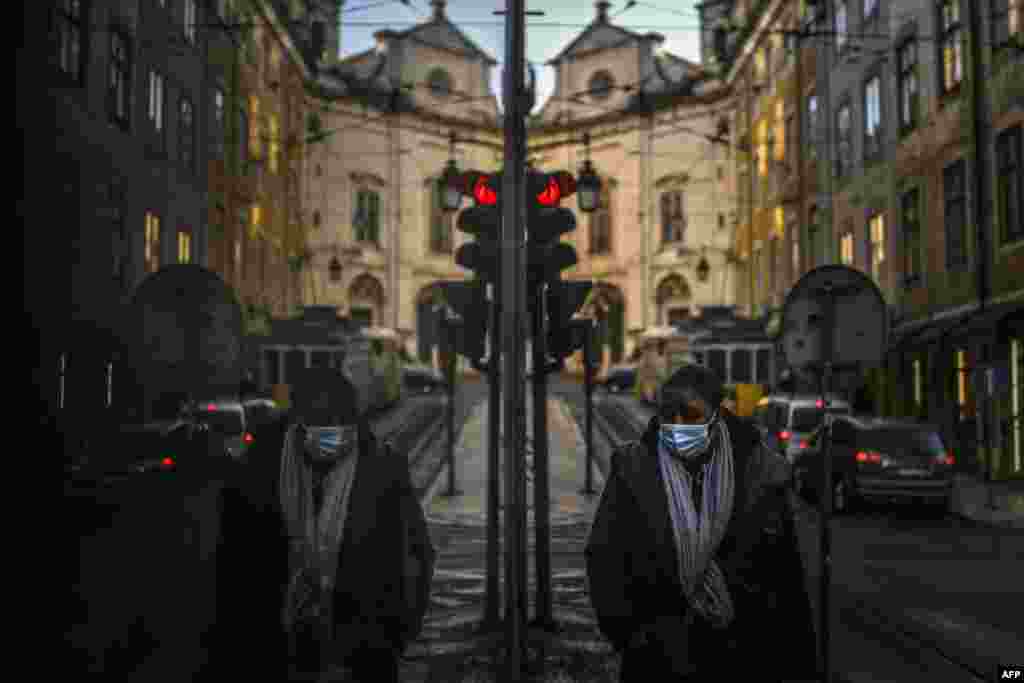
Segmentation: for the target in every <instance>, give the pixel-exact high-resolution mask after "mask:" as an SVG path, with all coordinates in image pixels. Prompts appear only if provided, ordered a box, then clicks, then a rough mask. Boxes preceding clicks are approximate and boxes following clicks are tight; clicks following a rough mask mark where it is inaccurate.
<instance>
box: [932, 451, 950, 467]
mask: <svg viewBox="0 0 1024 683" xmlns="http://www.w3.org/2000/svg"><path fill="white" fill-rule="evenodd" d="M935 463H936V464H938V465H952V464H953V463H954V458H953V454H952V453H949V452H946V451H943V452H941V453H938V454H936V456H935Z"/></svg>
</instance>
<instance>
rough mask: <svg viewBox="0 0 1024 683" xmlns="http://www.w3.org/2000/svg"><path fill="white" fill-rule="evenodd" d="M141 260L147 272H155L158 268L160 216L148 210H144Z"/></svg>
mask: <svg viewBox="0 0 1024 683" xmlns="http://www.w3.org/2000/svg"><path fill="white" fill-rule="evenodd" d="M143 262H144V265H145V267H146V272H147V273H155V272H156V271H157V269H159V268H160V218H159V216H157V215H156V214H154V213H152V212H149V211H147V212H146V235H145V244H144V246H143Z"/></svg>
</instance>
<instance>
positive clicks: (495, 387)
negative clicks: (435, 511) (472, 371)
mask: <svg viewBox="0 0 1024 683" xmlns="http://www.w3.org/2000/svg"><path fill="white" fill-rule="evenodd" d="M500 269H501V264H500V262H499V264H498V270H499V275H498V276H497V278H496V282H495V283H494V285H492V286H491V287H490V289H491V310H490V316H491V320H490V323H491V324H490V328H491V348H490V351H489V353H488V355H489V356H490V358H489V363H488V366H487V375H488V381H489V382H490V386H489V387H488V390H489V396H488V404H487V451H488V461H487V462H488V467H487V589H486V598H485V606H484V619H483V627H484V629H485V630H490V629H493V628H495V627H496V626H497V624H498V622H499V621H500V620H501V607H500V606H499V600H500V597H501V596H500V588H499V585H498V556H499V554H500V553H501V547H500V545H499V540H498V536H499V533H500V527H501V523H500V521H499V519H498V515H499V514H501V486H500V484H499V482H500V477H501V385H500V384H499V381H500V377H501V374H500V372H499V367H500V366H499V363H500V361H501V354H500V351H499V350H500V346H501V305H500V297H499V295H498V292H499V291H500V290H499V287H498V285H499V284H500V282H501V275H500Z"/></svg>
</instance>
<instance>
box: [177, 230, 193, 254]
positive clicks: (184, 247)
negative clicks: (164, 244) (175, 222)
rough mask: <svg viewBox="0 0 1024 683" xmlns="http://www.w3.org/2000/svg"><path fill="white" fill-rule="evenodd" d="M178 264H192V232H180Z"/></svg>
mask: <svg viewBox="0 0 1024 683" xmlns="http://www.w3.org/2000/svg"><path fill="white" fill-rule="evenodd" d="M178 263H192V231H191V230H189V229H188V228H182V229H180V230H178Z"/></svg>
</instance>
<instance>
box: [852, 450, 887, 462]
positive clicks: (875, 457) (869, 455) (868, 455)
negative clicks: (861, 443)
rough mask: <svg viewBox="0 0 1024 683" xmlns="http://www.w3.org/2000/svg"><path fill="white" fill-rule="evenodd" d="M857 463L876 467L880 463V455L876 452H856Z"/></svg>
mask: <svg viewBox="0 0 1024 683" xmlns="http://www.w3.org/2000/svg"><path fill="white" fill-rule="evenodd" d="M857 462H858V463H861V464H871V465H878V464H880V463H881V462H882V454H881V453H878V452H876V451H858V452H857Z"/></svg>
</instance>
